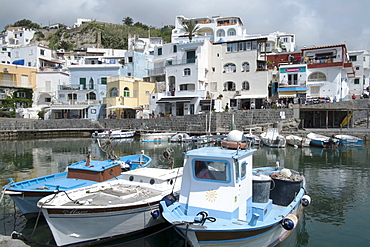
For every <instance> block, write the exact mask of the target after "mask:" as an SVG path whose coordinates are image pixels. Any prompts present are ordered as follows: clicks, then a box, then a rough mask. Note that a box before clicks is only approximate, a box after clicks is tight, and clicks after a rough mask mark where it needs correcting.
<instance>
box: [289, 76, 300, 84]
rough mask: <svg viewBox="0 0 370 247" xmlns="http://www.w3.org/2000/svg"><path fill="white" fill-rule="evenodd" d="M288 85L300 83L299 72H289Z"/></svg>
mask: <svg viewBox="0 0 370 247" xmlns="http://www.w3.org/2000/svg"><path fill="white" fill-rule="evenodd" d="M288 85H298V74H288Z"/></svg>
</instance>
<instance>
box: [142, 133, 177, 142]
mask: <svg viewBox="0 0 370 247" xmlns="http://www.w3.org/2000/svg"><path fill="white" fill-rule="evenodd" d="M175 134H177V133H176V132H153V133H141V134H140V141H142V142H162V141H169V140H170V139H171V137H172V136H174V135H175Z"/></svg>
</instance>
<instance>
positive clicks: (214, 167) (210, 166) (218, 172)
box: [193, 160, 230, 182]
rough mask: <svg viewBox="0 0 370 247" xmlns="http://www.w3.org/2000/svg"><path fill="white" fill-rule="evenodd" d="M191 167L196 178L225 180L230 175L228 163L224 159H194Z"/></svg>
mask: <svg viewBox="0 0 370 247" xmlns="http://www.w3.org/2000/svg"><path fill="white" fill-rule="evenodd" d="M193 167H194V169H193V171H194V173H193V174H194V177H195V178H196V179H200V180H203V179H204V180H213V182H214V181H219V182H226V181H228V180H229V177H230V176H229V171H228V163H226V162H224V161H209V160H195V161H194V162H193Z"/></svg>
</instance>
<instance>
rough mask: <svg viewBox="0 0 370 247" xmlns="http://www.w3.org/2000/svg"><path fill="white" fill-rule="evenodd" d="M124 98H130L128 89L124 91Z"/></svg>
mask: <svg viewBox="0 0 370 247" xmlns="http://www.w3.org/2000/svg"><path fill="white" fill-rule="evenodd" d="M123 97H130V89H129V88H128V87H125V88H124V89H123Z"/></svg>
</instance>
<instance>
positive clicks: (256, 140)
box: [244, 130, 262, 146]
mask: <svg viewBox="0 0 370 247" xmlns="http://www.w3.org/2000/svg"><path fill="white" fill-rule="evenodd" d="M244 136H245V138H246V139H247V140H249V141H250V144H251V145H252V146H260V145H261V144H262V141H261V138H260V137H259V136H258V135H255V134H253V133H252V131H251V130H250V131H249V133H247V134H244Z"/></svg>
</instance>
